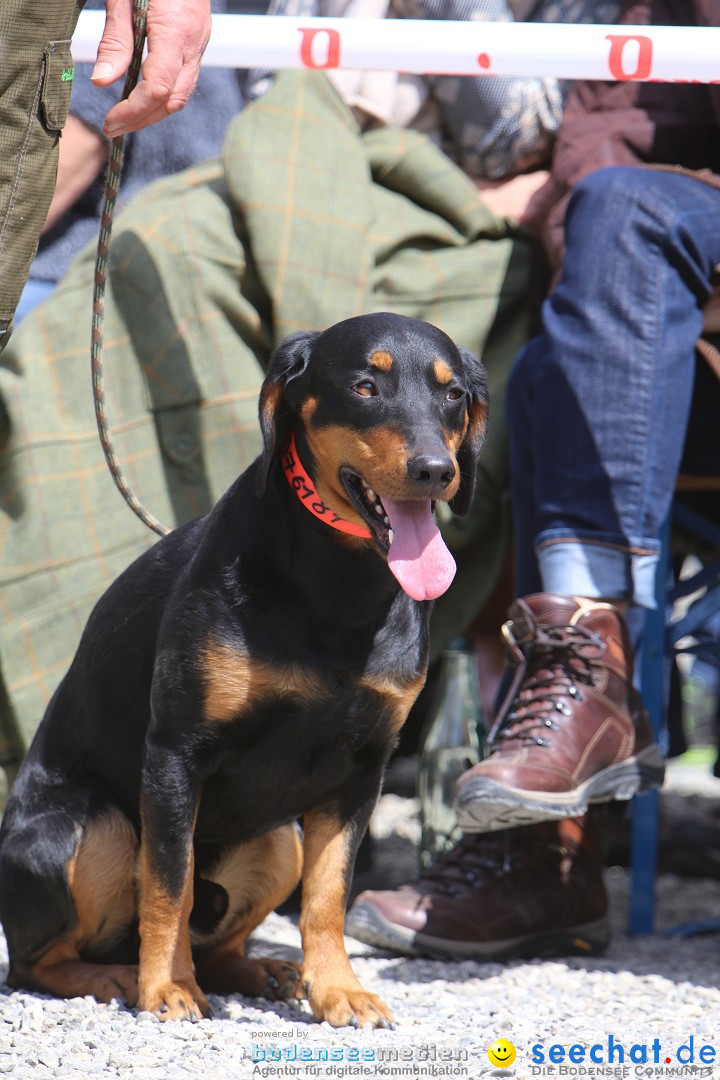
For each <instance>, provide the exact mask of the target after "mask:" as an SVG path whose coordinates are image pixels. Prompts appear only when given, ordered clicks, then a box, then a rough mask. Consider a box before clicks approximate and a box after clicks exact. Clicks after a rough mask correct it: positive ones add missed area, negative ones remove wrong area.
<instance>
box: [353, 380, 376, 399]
mask: <svg viewBox="0 0 720 1080" xmlns="http://www.w3.org/2000/svg"><path fill="white" fill-rule="evenodd" d="M352 389H353V391H354V393H356V394H359V395H360V397H377V392H378V388H377V386H376V385H375V383H374V382H373V381H372V379H363V381H362V382H359V383H355V385H354V386H353V387H352Z"/></svg>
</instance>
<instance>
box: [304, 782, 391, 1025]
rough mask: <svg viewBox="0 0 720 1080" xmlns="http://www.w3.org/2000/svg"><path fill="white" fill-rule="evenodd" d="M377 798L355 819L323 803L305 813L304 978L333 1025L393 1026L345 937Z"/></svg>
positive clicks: (316, 1007)
mask: <svg viewBox="0 0 720 1080" xmlns="http://www.w3.org/2000/svg"><path fill="white" fill-rule="evenodd" d="M374 801H375V800H374V798H373V800H372V803H371V804H370V805H369V806H366V807H364V808H363V811H362V812H361V813H358V814H356V815H355V816H354V817H353V818H351V819H350V820H349V821H345V822H343V821H342V820H341V819H340V817H339V816H338V815H337V814H336V813H335V812H333V811H332V810H330V809H323V808H320V809H316V810H312V811H310V812H309V813H307V814H305V817H304V819H303V829H304V833H305V839H304V845H303V846H304V856H303V857H304V869H303V887H302V912H301V916H300V933H301V934H302V943H303V952H304V962H303V970H302V981H303V986H304V987H305V993H306V994H307V996H308V1000H309V1002H310V1007H311V1008H312V1011H313V1015H314V1016H315V1018H316V1019H317V1020H327V1022H328V1023H329V1024H332V1025H333V1027H346V1026H348V1025H352V1026H355V1027H357V1026H362V1025H363V1024H366V1023H370V1024H372V1026H373V1027H389V1026H392V1013H391V1012H390V1010H389V1009H388V1007H387V1005H385V1004H384V1002H383V1001H381V999H380V998H379V997H378V996H377V995H376V994H371V993H370V992H369V991H367V990H365V989H364V988H363V987H362V985H361V984H360V982H359V980H358V979H357V977H356V975H355V973H354V971H353V970H352V968H351V966H350V961H349V960H348V957H347V953H346V951H345V942H344V940H343V927H344V924H345V904H346V901H347V893H348V888H349V884H350V879H351V877H352V872H353V867H354V865H355V852H356V850H357V846H358V843H359V841H360V839H361V838H362V835H363V833H364V831H365V826H366V823H367V820H368V818H369V815H370V810H371V809H372V805H374Z"/></svg>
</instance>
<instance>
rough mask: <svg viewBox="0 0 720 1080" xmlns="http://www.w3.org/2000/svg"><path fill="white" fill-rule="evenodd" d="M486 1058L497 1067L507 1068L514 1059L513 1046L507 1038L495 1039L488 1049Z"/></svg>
mask: <svg viewBox="0 0 720 1080" xmlns="http://www.w3.org/2000/svg"><path fill="white" fill-rule="evenodd" d="M488 1058H489V1059H490V1064H491V1065H494V1066H495V1067H496V1068H497V1069H507V1067H508V1066H509V1065H512V1063H513V1061H514V1060H515V1047H514V1046H513V1044H512V1043H511V1042H508V1040H507V1039H496V1040H495V1042H494V1043H493V1044H492V1046H491V1047H490V1049H489V1050H488Z"/></svg>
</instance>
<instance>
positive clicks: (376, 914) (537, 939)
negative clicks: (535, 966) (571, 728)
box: [345, 820, 609, 960]
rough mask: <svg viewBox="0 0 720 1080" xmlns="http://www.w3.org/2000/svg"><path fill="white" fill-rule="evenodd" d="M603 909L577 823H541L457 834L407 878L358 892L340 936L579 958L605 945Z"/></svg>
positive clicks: (480, 953) (587, 843) (450, 951)
mask: <svg viewBox="0 0 720 1080" xmlns="http://www.w3.org/2000/svg"><path fill="white" fill-rule="evenodd" d="M607 906H608V901H607V894H606V893H605V887H604V885H603V878H602V859H601V855H600V851H599V849H598V846H597V844H596V843H595V842H594V840H593V839H592V838H590V837H589V835H588V833H587V831H586V829H585V822H584V821H582V820H581V821H578V820H572V821H562V822H548V823H545V824H543V825H535V826H531V827H529V828H525V829H509V830H507V831H505V832H503V833H491V834H488V835H485V836H478V835H472V834H471V835H466V836H464V837H463V838H462V839H461V840H460V841H459V843H458V844H457V845H456V846H455V848H453V850H452V851H450V852H448V853H447V854H445V855H442V856H441V857H440V859H439V860H438V861H437V863H435V865H434V866H432V867H431V868H430V870H427V871H426V872H425V873H424V874H423V876H422V878H421V879H420V880H419V881H418V882H416V883H415V884H413V885H403V886H402V888H400V889H395V890H393V891H392V892H390V891H388V892H374V891H369V892H363V893H361V894H360V895H359V896H358V898H357V899H356V901H355V903H354V904H353V906H352V907H351V908H350V910H349V911H348V914H347V917H346V920H345V932H346V933H347V934H350V936H351V937H354V938H357V939H358V940H359V941H364V942H365V943H366V944H368V945H375V946H378V947H379V948H382V949H390V950H392V951H393V952H400V953H406V954H409V955H414V956H418V955H419V956H431V957H452V958H454V959H458V960H464V959H470V958H476V959H479V960H507V959H510V958H512V957H522V958H530V957H548V956H569V955H574V956H588V955H592V954H594V953H599V952H602V951H603V949H604V948H605V946H606V945H607V943H608V940H609V930H608V926H607V922H606V914H607Z"/></svg>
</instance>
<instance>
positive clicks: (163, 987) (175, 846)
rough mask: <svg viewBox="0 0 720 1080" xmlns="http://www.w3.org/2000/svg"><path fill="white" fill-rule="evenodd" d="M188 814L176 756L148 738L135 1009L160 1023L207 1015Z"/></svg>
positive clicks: (192, 808)
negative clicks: (194, 946) (196, 954)
mask: <svg viewBox="0 0 720 1080" xmlns="http://www.w3.org/2000/svg"><path fill="white" fill-rule="evenodd" d="M196 815H197V781H196V778H194V777H192V776H190V775H189V773H188V768H187V764H186V761H185V758H184V756H183V755H182V754H181V753H180V751H179V750H178V749H177V748H169V747H168V746H166V745H165V746H163V745H161V744H160V743H159V742H155V741H154V740H153V739H152V736H151V737H150V738H149V739H148V743H147V746H146V755H145V764H144V768H143V789H142V796H141V817H142V836H141V848H140V882H139V884H140V898H139V912H140V968H139V977H138V986H139V1002H138V1004H139V1006H140V1008H141V1009H142V1010H146V1011H147V1012H152V1013H156V1014H157V1015H158V1016H159V1017H160V1019H161V1020H186V1019H191V1020H199V1019H200V1018H201V1017H203V1016H210V1015H211V1012H212V1010H211V1008H210V1006H209V1005H208V1003H207V1001H206V1000H205V998H204V997H203V995H202V993H201V991H200V988H199V987H198V985H197V982H196V981H195V970H194V966H193V961H192V954H191V951H190V931H189V925H188V924H189V919H190V911H191V909H192V904H193V830H194V825H195V818H196Z"/></svg>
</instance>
